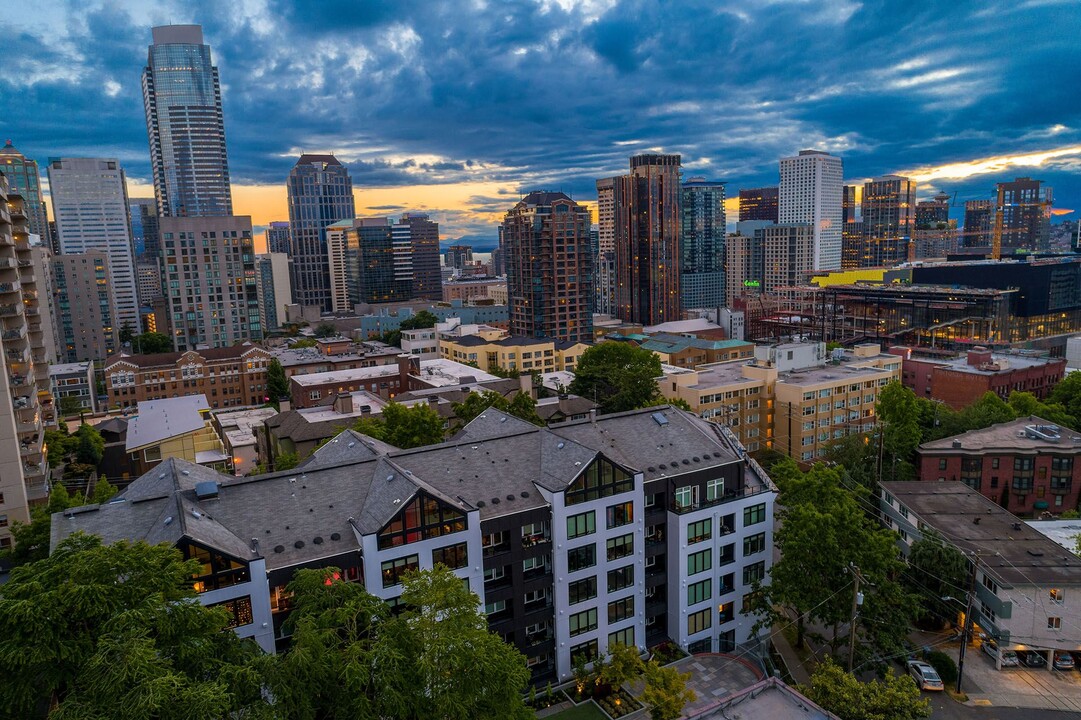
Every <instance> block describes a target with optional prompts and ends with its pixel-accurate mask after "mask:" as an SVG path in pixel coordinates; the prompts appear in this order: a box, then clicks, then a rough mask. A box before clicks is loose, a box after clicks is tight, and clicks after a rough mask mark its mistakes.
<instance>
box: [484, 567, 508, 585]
mask: <svg viewBox="0 0 1081 720" xmlns="http://www.w3.org/2000/svg"><path fill="white" fill-rule="evenodd" d="M506 576H507V567H506V565H504V566H503V567H497V568H489V569H487V570H485V571H484V582H493V581H495V580H502V579H503V578H505V577H506Z"/></svg>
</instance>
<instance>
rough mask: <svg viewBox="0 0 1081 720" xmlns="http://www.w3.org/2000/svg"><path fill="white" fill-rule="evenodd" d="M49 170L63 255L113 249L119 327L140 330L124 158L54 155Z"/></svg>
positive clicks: (112, 275)
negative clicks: (55, 156) (120, 159)
mask: <svg viewBox="0 0 1081 720" xmlns="http://www.w3.org/2000/svg"><path fill="white" fill-rule="evenodd" d="M48 170H49V194H50V196H51V198H52V203H53V218H54V219H55V220H56V233H57V239H58V241H59V244H60V254H62V255H68V254H82V253H85V252H88V251H90V250H101V251H102V252H105V253H107V254H108V255H109V278H110V282H111V284H112V289H113V297H114V298H115V299H116V318H115V322H116V325H117V328H118V330H119V329H120V328H123V327H124V326H125V325H128V326H130V327H131V329H132V330H133V331H135V332H138V331H139V328H140V322H139V293H138V290H137V286H136V281H135V248H134V246H133V243H132V239H131V225H130V224H129V222H128V191H127V185H126V183H125V178H124V171H123V169H121V167H120V163H118V162H117V161H116V160H114V159H109V158H104V159H103V158H50V160H49V167H48Z"/></svg>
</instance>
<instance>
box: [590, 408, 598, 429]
mask: <svg viewBox="0 0 1081 720" xmlns="http://www.w3.org/2000/svg"><path fill="white" fill-rule="evenodd" d="M589 421H590V422H591V423H593V424H594V425H596V424H597V408H591V409H590V411H589Z"/></svg>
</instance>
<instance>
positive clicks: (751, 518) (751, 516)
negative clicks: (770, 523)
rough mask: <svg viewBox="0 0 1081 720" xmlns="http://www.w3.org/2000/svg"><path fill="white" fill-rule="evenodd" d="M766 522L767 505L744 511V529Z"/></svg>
mask: <svg viewBox="0 0 1081 720" xmlns="http://www.w3.org/2000/svg"><path fill="white" fill-rule="evenodd" d="M765 521H766V504H765V503H759V504H758V505H752V506H750V507H748V508H744V509H743V527H747V526H748V525H757V524H758V523H760V522H765Z"/></svg>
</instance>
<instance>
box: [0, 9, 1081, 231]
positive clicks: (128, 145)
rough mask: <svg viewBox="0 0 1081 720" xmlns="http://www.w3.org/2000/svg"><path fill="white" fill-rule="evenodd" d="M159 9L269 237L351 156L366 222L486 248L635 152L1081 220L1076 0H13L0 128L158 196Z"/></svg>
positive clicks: (687, 172) (751, 182)
mask: <svg viewBox="0 0 1081 720" xmlns="http://www.w3.org/2000/svg"><path fill="white" fill-rule="evenodd" d="M171 23H196V24H201V25H202V26H203V30H204V35H205V38H206V42H208V43H209V44H210V46H211V51H212V54H213V59H214V62H215V64H216V65H217V66H218V67H219V70H220V76H221V82H222V99H223V107H224V114H225V129H226V138H227V146H228V153H229V164H230V173H231V175H232V181H233V202H234V212H235V213H237V214H250V215H251V216H252V220H253V223H254V224H255V225H256V226H264V225H266V224H267V223H268V222H270V221H271V220H285V219H288V213H287V210H286V195H285V179H286V177H287V175H288V173H289V169H290V168H291V167H292V165H293V164H294V163H295V161H296V158H297V157H298V155H299V154H300V153H301V152H302V151H303V152H333V153H334V154H336V155H337V157H338V158H339V159H340V160H342V162H343V163H345V164H346V165H347V166H348V168H349V170H350V173H351V175H352V178H353V184H354V188H355V190H356V196H357V211H358V214H360V215H393V214H397V213H400V212H402V211H406V210H423V211H427V212H429V213H430V214H431V215H432V216H433V217H434V219H437V220H439V221H440V223H441V229H442V234H443V237H444V240H451V239H463V240H465V241H467V242H470V241H473V242H484V241H494V238H495V237H496V230H495V225H496V224H497V223H498V221H499V219H500V218H501V217H502V214H503V213H505V212H506V211H507V210H508V209H509V208H510V207H512V206H513V205H514V203H515V202H516V201H517V200H518V198H519V196H520V194H521V193H524V192H529V191H531V190H536V189H546V190H563V191H564V192H567V193H568V194H570V195H571V196H572V197H574V198H576V199H578V200H581V201H591V200H594V199H595V198H596V187H595V181H596V179H597V178H601V177H608V176H611V175H614V174H618V173H621V172H626V171H627V168H628V158H629V156H630V155H633V154H635V153H639V152H646V151H663V152H673V153H680V154H681V155H682V157H683V167H684V177H686V178H689V177H693V176H703V177H706V178H707V179H711V180H724V181H727V182H728V194H729V197H730V198H733V197H735V196H736V195H737V194H738V190H739V188H740V187H757V186H759V185H768V184H776V183H777V174H778V171H777V167H778V166H777V161H778V158H780V157H783V156H786V155H794V154H796V152H798V151H799V150H801V149H808V148H814V149H819V150H826V151H829V152H832V153H834V154H837V155H840V156H841V157H843V158H844V165H845V178H846V181H847V182H852V183H859V182H862V181H864V180H866V179H868V178H871V177H874V176H877V175H884V174H890V173H899V174H906V175H909V176H910V177H913V178H915V179H916V180H917V181H918V183H919V185H918V194H919V196H920V198H921V199H923V198H929V197H931V196H932V195H934V194H935V193H937V192H939V191H944V192H947V193H949V194H950V195H951V196H952V195H954V193H956V197H957V203H958V206H959V207H957V208H956V209H955V210H952V211H951V217H957V219H958V220H959V221H960V220H962V219H963V208H962V207H960V205H962V204H963V202H964V201H965V200H969V199H980V198H990V197H991V195H992V193H993V190H994V185H995V183H996V182H999V181H1002V180H1010V179H1013V178H1014V177H1017V176H1030V177H1036V178H1039V179H1042V180H1044V181H1045V182H1047V183H1048V184H1049V185H1051V186H1052V187H1053V188H1054V193H1055V206H1056V208H1058V209H1059V210H1068V209H1073V208H1078V209H1079V210H1081V92H1079V87H1078V81H1079V80H1081V75H1079V70H1078V67H1081V52H1079V50H1078V47H1079V43H1078V35H1079V32H1081V3H1079V2H1078V0H1008V1H1002V2H1000V1H999V0H979V1H969V0H952V1H951V2H942V1H939V2H912V1H911V0H879V1H877V2H855V1H853V0H821V1H818V0H739V1H737V2H728V1H727V0H680V1H679V2H676V1H675V0H655V1H649V0H581V1H576V0H536V1H535V0H473V1H468V0H463V1H461V2H437V1H435V0H429V1H423V2H422V1H419V0H363V2H360V1H356V0H318V1H309V2H302V1H301V0H234V1H232V2H228V3H223V2H217V1H212V0H205V1H203V2H177V1H175V0H172V1H171V0H158V1H156V2H154V3H148V2H140V1H137V0H112V1H110V2H104V3H103V2H95V1H93V0H72V1H71V2H57V1H53V0H44V1H42V2H37V3H26V2H23V3H11V4H10V6H9V7H7V8H5V12H4V14H3V15H2V16H0V29H2V31H3V32H2V37H4V38H5V53H4V62H3V68H2V71H0V99H2V100H3V104H2V107H3V108H4V110H3V112H2V113H0V137H2V138H3V139H6V138H11V139H12V141H13V142H14V144H15V145H16V147H18V148H19V149H20V150H21V151H23V152H24V153H26V154H27V155H29V156H31V157H34V158H36V159H38V160H39V162H41V163H42V165H43V167H44V163H45V161H46V160H47V159H48V158H49V157H80V156H82V157H86V156H96V157H115V158H118V159H119V160H120V162H121V164H122V166H123V167H124V169H125V170H126V172H127V174H128V177H129V185H130V188H129V189H130V194H131V195H132V196H133V197H134V196H141V197H149V196H151V195H153V192H152V187H151V185H150V183H149V176H150V162H149V153H148V149H147V136H146V124H145V117H144V112H143V104H142V90H141V85H140V75H141V72H142V68H143V66H144V65H145V63H146V51H147V45H148V44H149V43H150V39H151V38H150V28H151V27H152V26H154V25H164V24H171ZM43 174H44V173H43ZM729 209H730V220H734V219H735V212H734V203H733V201H732V200H731V199H730V201H729ZM1078 215H1079V213H1078V212H1072V213H1069V214H1062V215H1060V216H1059V217H1060V218H1064V219H1077V217H1078Z"/></svg>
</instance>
